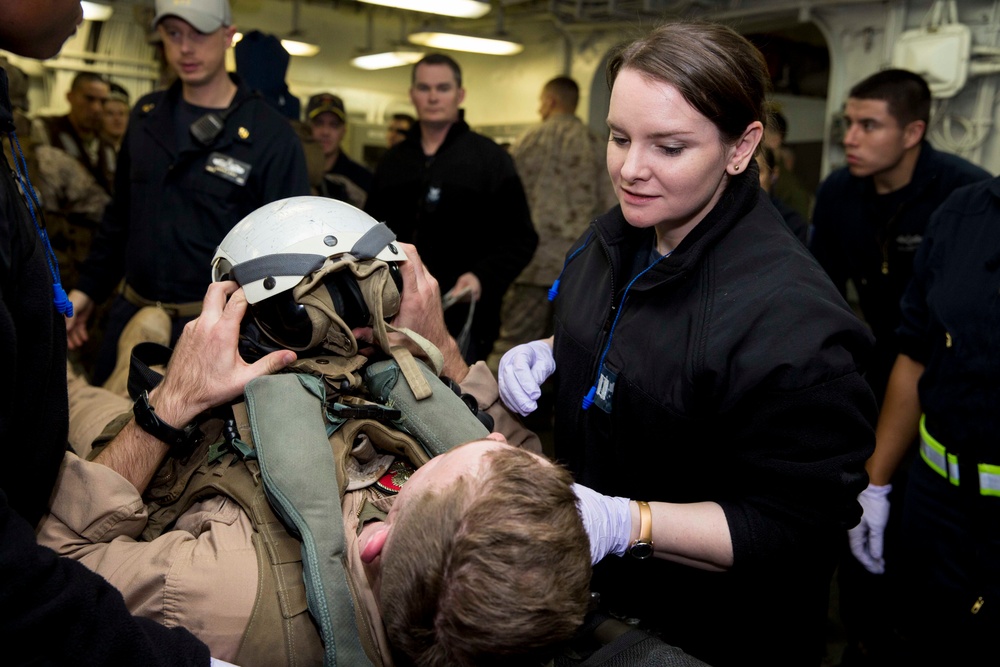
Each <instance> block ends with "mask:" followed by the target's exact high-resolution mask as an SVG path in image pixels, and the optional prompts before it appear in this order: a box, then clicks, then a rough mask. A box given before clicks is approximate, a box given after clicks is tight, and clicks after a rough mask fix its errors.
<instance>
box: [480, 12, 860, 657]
mask: <svg viewBox="0 0 1000 667" xmlns="http://www.w3.org/2000/svg"><path fill="white" fill-rule="evenodd" d="M608 81H609V84H610V85H611V104H610V110H609V113H608V127H609V130H610V142H609V145H608V160H607V161H608V171H609V173H610V175H611V180H612V182H613V184H614V186H615V190H616V194H617V195H618V200H619V202H620V205H619V206H618V207H615V208H614V209H612V210H610V211H608V212H607V213H606V214H604V215H603V216H601V217H599V218H598V219H597V220H595V221H594V222H593V223H592V224H591V226H590V229H589V230H588V231H587V232H586V233H585V234H584V236H583V237H582V238H581V239H579V240H578V241H577V242H576V244H575V245H574V246H573V248H571V250H570V252H569V253H568V255H567V259H566V263H565V266H564V268H563V271H562V275H561V277H560V279H559V280H558V281H557V282H556V284H555V285H554V286H553V290H552V292H553V293H554V302H555V336H554V337H553V338H550V339H548V340H543V341H534V342H532V343H527V344H525V345H522V346H519V347H516V348H514V349H513V350H511V351H510V352H508V353H507V355H505V357H504V359H503V361H502V362H501V364H500V373H499V377H500V387H501V395H502V396H503V398H504V402H505V403H506V404H507V405H508V406H509V407H510V408H512V409H514V410H515V411H518V412H520V413H521V414H527V413H528V412H530V411H531V410H533V409H534V408H535V400H536V399H537V397H538V395H539V385H540V384H541V383H542V382H544V381H545V379H546V378H547V377H548V376H549V375H551V374H552V373H553V372H554V373H555V378H554V379H555V388H556V392H555V393H556V421H555V453H556V455H557V458H559V459H562V460H563V461H565V462H566V463H567V464H568V465H569V467H570V469H571V470H572V471H573V472H574V474H575V476H576V478H577V481H578V482H581V483H582V484H586V485H587V486H589V487H591V488H593V489H595V490H596V491H598V492H600V493H599V494H591V493H587V492H586V489H582V488H580V489H578V494H579V495H580V497H581V504H580V506H581V511H582V513H583V514H584V517H585V522H586V523H587V525H588V532H589V534H590V538H591V543H592V544H591V546H592V551H593V552H594V554H593V557H594V559H595V560H599V559H600V558H601V557H602V556H604V555H610V554H614V555H616V556H623V557H622V558H606V559H604V560H603V561H602V562H601V563H600V564H599V565H598V566H597V567H596V568H595V576H594V581H593V589H594V590H595V591H597V592H599V593H600V594H601V601H602V604H604V605H605V606H606V607H607V608H608V609H609V610H611V611H612V612H616V613H618V614H621V615H625V616H627V617H629V618H636V619H638V620H639V621H640V622H641V623H642V624H643V625H644V626H646V627H650V628H654V629H656V630H657V631H658V632H659V633H660V634H661V635H662V637H663V639H664V640H666V641H667V642H668V643H670V644H674V645H676V646H679V647H680V648H682V649H684V650H685V651H687V652H688V653H691V654H693V655H695V656H697V657H698V658H700V659H702V660H704V661H706V662H708V663H710V664H712V665H715V666H717V667H720V666H724V665H736V664H740V665H742V664H747V663H748V662H750V661H761V662H763V663H765V664H768V665H795V666H802V665H810V664H812V665H816V664H819V661H820V658H821V656H822V651H823V631H824V628H825V620H826V615H827V597H828V591H829V583H830V577H831V575H832V572H833V567H834V563H835V560H836V554H837V552H838V549H837V546H838V540H841V541H842V540H843V539H844V529H845V528H847V527H850V526H853V525H854V524H855V523H857V521H858V517H859V516H860V507H859V505H858V503H857V501H856V496H857V494H858V492H859V491H861V490H862V489H864V488H865V485H866V483H867V477H866V474H865V471H864V461H865V459H866V457H867V456H868V455H869V454H870V453H871V451H872V448H873V445H874V432H873V425H874V422H875V418H876V410H875V400H874V397H873V396H872V394H871V391H870V389H869V388H868V386H867V384H866V383H865V382H864V380H863V379H862V377H861V371H862V362H863V360H864V358H865V357H866V355H867V354H868V352H869V350H870V348H871V345H872V339H871V336H870V334H869V333H868V332H867V331H866V329H865V328H864V326H863V325H862V324H861V323H860V321H859V320H858V319H857V318H856V317H855V316H854V314H853V313H852V312H851V310H850V308H849V307H848V305H847V304H846V303H845V302H844V300H843V299H842V298H841V297H840V295H839V294H838V292H837V290H836V289H835V288H834V286H833V285H832V284H831V283H830V281H829V279H828V278H827V277H826V275H825V273H824V272H823V270H822V269H821V268H820V267H819V265H817V264H816V262H815V261H814V260H813V259H812V257H811V256H810V255H809V253H808V251H807V250H806V248H805V247H804V246H803V245H802V244H801V243H800V242H799V241H798V240H796V239H795V237H794V236H792V235H791V234H789V233H788V230H787V229H785V228H784V225H783V224H782V223H781V221H780V217H779V216H778V214H777V212H776V211H775V210H774V207H773V206H772V205H771V203H770V202H769V201H768V198H767V197H766V196H765V195H764V194H763V193H762V191H761V189H760V186H759V183H758V170H757V164H756V161H755V160H754V155H755V153H756V151H757V148H758V145H759V143H760V140H761V136H762V135H763V132H764V124H765V122H766V116H767V112H766V106H765V96H766V93H767V91H768V87H769V81H770V79H769V76H768V71H767V67H766V65H765V63H764V60H763V57H762V56H761V54H760V52H759V51H757V49H756V48H755V47H753V45H751V44H750V43H749V42H748V41H747V40H746V39H744V38H743V37H741V36H740V35H738V34H737V33H735V32H734V31H732V30H731V29H729V28H726V27H724V26H720V25H714V24H705V23H689V22H678V23H671V24H667V25H663V26H661V27H659V28H657V29H656V30H654V31H653V32H652V33H650V34H649V35H648V36H646V37H643V38H642V39H639V40H637V41H635V42H632V43H631V44H628V45H627V46H625V47H623V48H621V49H620V50H618V51H617V52H616V53H615V54H614V56H613V57H612V58H611V60H610V62H609V65H608ZM630 498H643V499H645V500H646V501H648V502H637V501H632V500H629V499H630ZM649 556H653V558H649Z"/></svg>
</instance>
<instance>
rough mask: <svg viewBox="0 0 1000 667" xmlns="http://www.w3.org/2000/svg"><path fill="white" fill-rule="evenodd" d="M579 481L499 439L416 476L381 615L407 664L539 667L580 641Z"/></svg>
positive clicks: (583, 549) (582, 541) (585, 571)
mask: <svg viewBox="0 0 1000 667" xmlns="http://www.w3.org/2000/svg"><path fill="white" fill-rule="evenodd" d="M414 482H416V484H414ZM571 483H572V478H571V477H570V475H569V473H568V472H567V471H566V470H564V469H563V468H561V467H559V466H556V465H553V464H552V463H550V462H549V461H547V460H545V459H543V458H541V457H539V456H536V455H534V454H531V453H529V452H527V451H524V450H521V449H516V448H514V447H511V446H509V445H507V444H504V443H501V442H497V441H494V440H482V441H477V442H473V443H469V444H467V445H462V446H461V447H458V448H456V449H454V450H452V451H451V452H449V453H448V454H445V455H443V456H439V457H437V458H435V459H432V460H431V461H430V462H429V463H427V464H426V465H424V466H423V467H422V468H420V469H419V470H418V471H417V472H416V473H414V475H413V476H412V477H411V478H410V480H409V481H408V482H407V483H406V484H405V485H404V486H403V489H402V491H401V492H400V494H399V496H398V497H397V499H396V504H395V505H394V506H393V510H392V512H391V513H390V516H389V520H388V522H387V523H388V525H389V528H388V535H387V538H386V541H385V546H384V551H383V553H382V556H383V557H382V562H381V588H380V593H379V598H380V607H381V611H382V617H383V621H384V623H385V626H386V632H387V634H388V637H389V641H390V642H391V643H392V644H393V646H394V649H395V650H396V651H397V653H398V654H399V656H398V658H399V659H400V660H401V661H403V662H405V661H406V659H409V660H410V661H412V662H413V663H415V664H417V665H421V666H423V665H428V666H429V665H500V664H518V665H524V664H531V663H532V661H533V660H535V659H536V658H537V659H538V660H539V661H541V660H542V658H544V656H545V655H547V653H548V652H549V651H550V650H551V649H552V648H553V647H554V646H555V645H557V644H558V643H559V642H561V641H564V640H566V639H569V638H570V637H571V636H572V635H573V633H574V631H575V630H576V629H577V628H578V626H579V625H580V624H581V623H582V621H583V617H584V614H585V613H586V607H587V602H588V598H589V584H590V547H589V541H588V538H587V534H586V532H585V531H584V528H583V522H582V520H581V519H580V515H579V513H578V511H577V507H576V496H575V495H574V493H573V490H572V488H571V487H570V485H571Z"/></svg>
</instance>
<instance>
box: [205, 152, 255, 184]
mask: <svg viewBox="0 0 1000 667" xmlns="http://www.w3.org/2000/svg"><path fill="white" fill-rule="evenodd" d="M251 169H253V166H252V165H250V164H249V163H247V162H243V161H242V160H237V159H236V158H233V157H229V156H228V155H223V154H222V153H212V154H211V155H209V156H208V161H207V162H206V163H205V171H207V172H208V173H210V174H214V175H215V176H218V177H219V178H221V179H223V180H225V181H229V182H230V183H235V184H236V185H240V186H243V185H246V184H247V178H249V177H250V170H251Z"/></svg>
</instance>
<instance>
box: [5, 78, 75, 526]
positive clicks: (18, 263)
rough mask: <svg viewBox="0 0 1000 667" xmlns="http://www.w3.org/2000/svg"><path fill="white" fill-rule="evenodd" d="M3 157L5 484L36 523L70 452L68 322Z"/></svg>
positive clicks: (8, 120) (10, 125) (9, 121)
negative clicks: (59, 308) (58, 306)
mask: <svg viewBox="0 0 1000 667" xmlns="http://www.w3.org/2000/svg"><path fill="white" fill-rule="evenodd" d="M0 84H2V90H0V132H2V134H3V137H4V138H5V139H6V138H7V137H8V133H13V132H14V119H13V113H12V111H11V107H10V102H9V100H8V98H7V74H6V72H5V71H4V70H2V69H0ZM16 152H17V148H16V146H15V147H14V154H16ZM3 153H4V152H3V151H0V154H3ZM0 160H2V165H0V171H3V174H0V443H2V446H3V463H2V464H0V488H2V489H3V490H4V491H5V492H6V493H7V497H8V499H9V500H10V506H11V507H12V508H13V509H14V510H15V511H17V512H18V513H19V514H20V515H21V516H23V517H24V518H25V519H27V521H28V523H30V524H31V525H32V526H34V525H35V524H36V523H38V520H39V519H40V518H41V516H42V514H43V513H44V512H45V509H46V508H47V507H48V504H49V494H50V493H51V492H52V486H53V484H54V483H55V479H56V472H57V471H58V469H59V462H60V461H62V457H63V452H65V451H66V430H67V423H68V419H69V409H68V407H67V404H66V325H65V320H64V319H63V316H62V315H61V314H59V312H58V311H57V310H56V308H55V305H54V304H53V292H52V283H53V280H52V274H51V272H50V270H49V265H48V263H47V261H46V250H45V247H44V246H43V244H42V242H41V241H40V240H39V235H38V231H37V230H36V229H35V223H34V222H32V220H31V217H30V216H29V213H28V209H27V207H26V206H25V202H24V199H23V198H22V196H21V194H20V191H19V189H18V186H17V185H16V184H15V182H14V179H13V178H12V176H11V172H12V171H13V165H9V164H7V159H6V157H3V158H0ZM39 223H41V224H44V223H43V221H42V219H40V218H39Z"/></svg>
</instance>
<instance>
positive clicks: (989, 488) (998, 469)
mask: <svg viewBox="0 0 1000 667" xmlns="http://www.w3.org/2000/svg"><path fill="white" fill-rule="evenodd" d="M978 467H979V493H980V494H981V495H984V496H997V497H1000V466H995V465H991V464H989V463H980V464H979V466H978Z"/></svg>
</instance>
